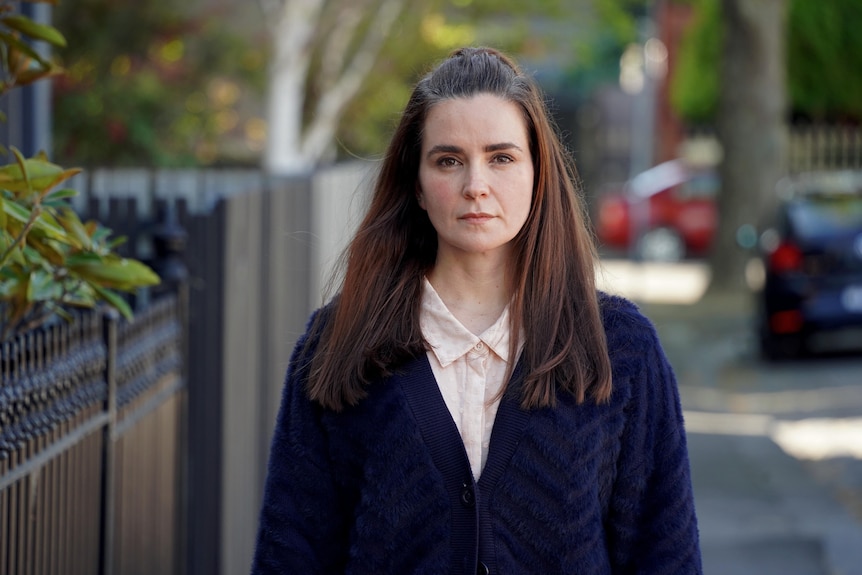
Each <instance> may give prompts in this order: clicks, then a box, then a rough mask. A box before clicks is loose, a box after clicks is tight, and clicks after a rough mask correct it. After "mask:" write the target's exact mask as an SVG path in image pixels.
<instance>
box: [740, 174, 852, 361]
mask: <svg viewBox="0 0 862 575" xmlns="http://www.w3.org/2000/svg"><path fill="white" fill-rule="evenodd" d="M780 191H781V201H780V204H779V207H778V209H777V210H776V213H775V214H774V220H773V221H772V222H771V225H769V227H768V228H767V229H766V230H765V231H764V232H763V233H762V234H761V236H760V256H761V258H762V263H763V268H764V272H765V276H764V282H763V288H762V290H761V291H760V292H758V293H757V306H756V309H757V311H758V321H757V325H758V331H759V335H760V346H761V351H762V352H763V355H764V356H765V357H767V358H769V359H777V358H782V357H792V356H798V355H802V354H805V353H806V352H808V351H810V350H811V344H812V343H813V341H814V338H819V339H820V340H821V341H822V340H823V339H824V338H822V337H821V336H823V335H829V334H831V335H832V336H835V335H836V334H838V335H843V336H844V337H843V338H842V339H843V341H844V342H850V343H851V344H852V342H853V341H855V342H856V344H858V345H860V347H862V171H860V172H849V171H845V172H833V173H820V174H813V173H812V174H804V175H800V176H797V177H795V178H792V179H788V180H786V181H785V182H784V183H783V185H782V186H781V188H780ZM833 339H835V338H834V337H833Z"/></svg>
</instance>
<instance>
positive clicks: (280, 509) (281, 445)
mask: <svg viewBox="0 0 862 575" xmlns="http://www.w3.org/2000/svg"><path fill="white" fill-rule="evenodd" d="M313 323H314V318H312V320H311V321H310V322H309V325H313ZM308 337H309V336H308V333H306V335H305V336H303V337H302V338H301V339H300V341H299V342H297V344H296V347H295V349H294V351H293V354H292V357H291V359H290V363H289V365H288V369H287V375H286V378H285V384H284V390H283V393H282V400H281V406H280V409H279V413H278V417H277V420H276V427H275V431H274V434H273V439H272V444H271V448H270V455H269V466H268V469H267V478H266V485H265V488H264V495H263V505H262V509H261V512H260V520H259V525H258V533H257V542H256V547H255V554H254V560H253V564H252V571H251V572H252V575H270V574H272V575H276V574H284V573H303V574H310V575H312V574H324V573H337V572H339V571H342V570H343V564H344V557H343V554H344V552H345V551H344V550H345V548H346V545H344V544H343V541H344V537H345V535H344V527H343V525H344V519H343V516H342V515H343V514H342V513H340V510H339V508H338V503H337V500H338V498H337V492H336V489H335V484H334V481H333V476H332V471H331V468H330V463H329V457H328V455H327V441H326V435H325V433H324V431H323V429H322V426H321V423H320V412H321V410H322V408H321V407H320V406H318V405H317V404H314V403H313V402H311V400H309V399H308V397H307V396H306V393H305V381H306V374H307V369H308V364H309V361H310V357H311V356H312V354H313V351H310V350H311V349H313V347H314V346H313V345H312V346H308V345H306V344H307V342H308Z"/></svg>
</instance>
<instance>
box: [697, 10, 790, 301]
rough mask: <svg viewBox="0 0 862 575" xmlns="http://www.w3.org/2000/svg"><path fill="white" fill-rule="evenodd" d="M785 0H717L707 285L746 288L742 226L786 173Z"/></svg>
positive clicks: (752, 220) (756, 219) (764, 206)
mask: <svg viewBox="0 0 862 575" xmlns="http://www.w3.org/2000/svg"><path fill="white" fill-rule="evenodd" d="M786 3H787V2H786V0H722V9H723V10H722V12H723V20H724V45H723V61H722V70H721V74H722V76H721V88H720V90H721V92H720V95H719V98H720V100H719V109H718V118H717V122H716V128H717V132H718V138H719V140H720V141H721V144H722V147H723V150H724V159H723V161H722V164H721V166H720V168H719V173H720V176H721V182H722V184H721V188H722V189H721V194H720V196H719V199H718V210H719V226H718V231H717V235H716V238H715V243H714V244H713V249H712V253H711V257H710V266H711V269H712V279H711V281H710V285H709V289H708V293H716V292H719V293H727V292H739V291H743V290H745V289H746V283H745V266H746V264H747V261H748V259H749V257H750V256H751V252H750V251H748V250H747V249H746V248H745V247H742V246H740V243H739V240H738V233H739V230H740V228H741V227H742V226H744V225H751V226H754V227H755V228H757V227H758V225H759V224H760V223H761V220H762V217H763V216H764V215H765V214H766V213H768V210H770V209H771V208H772V207H773V206H774V205H775V201H776V197H775V185H776V183H777V182H778V180H779V179H780V178H781V177H782V176H783V175H784V174H785V173H786V162H787V127H786V115H785V111H786V100H787V96H786V84H785V73H786V72H785V70H786V67H785V39H786V27H785V22H786V14H787V9H786V8H787V7H786Z"/></svg>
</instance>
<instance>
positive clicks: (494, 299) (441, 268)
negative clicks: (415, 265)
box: [428, 262, 511, 335]
mask: <svg viewBox="0 0 862 575" xmlns="http://www.w3.org/2000/svg"><path fill="white" fill-rule="evenodd" d="M428 281H429V282H431V285H433V286H434V289H435V290H436V291H437V293H438V294H439V295H440V299H442V300H443V303H445V304H446V307H447V308H449V311H450V312H452V315H454V316H455V317H456V318H457V319H458V321H460V322H461V323H462V324H463V325H464V327H466V328H467V329H469V330H470V331H471V332H472V333H474V334H476V335H479V334H481V333H483V332H484V331H485V330H487V329H488V328H489V327H491V326H492V325H493V324H494V322H495V321H497V318H499V317H500V314H501V313H503V310H504V309H505V308H506V305H507V304H508V303H509V300H510V299H511V293H510V292H509V284H508V281H507V277H506V269H505V266H504V265H500V264H495V265H471V266H463V265H446V264H445V263H443V264H442V265H441V262H438V263H437V265H435V266H434V269H433V270H431V272H430V273H429V274H428Z"/></svg>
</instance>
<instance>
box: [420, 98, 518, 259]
mask: <svg viewBox="0 0 862 575" xmlns="http://www.w3.org/2000/svg"><path fill="white" fill-rule="evenodd" d="M532 196H533V160H532V157H531V155H530V143H529V136H528V134H527V126H526V122H525V121H524V117H523V114H522V112H521V109H520V108H519V107H518V105H517V104H514V103H512V102H509V101H507V100H504V99H502V98H499V97H497V96H493V95H490V94H479V95H476V96H473V97H470V98H456V99H452V100H446V101H443V102H441V103H439V104H436V105H434V106H433V107H432V108H431V109H430V111H429V113H428V116H427V118H426V120H425V126H424V132H423V136H422V152H421V158H420V161H419V191H418V198H419V205H420V206H421V207H422V209H424V210H425V211H426V212H428V217H429V219H430V220H431V224H432V225H433V226H434V229H435V230H436V231H437V240H438V241H437V261H438V262H440V261H441V260H443V259H445V258H450V257H454V258H464V257H472V256H474V255H476V254H482V255H485V256H487V255H491V256H502V257H505V256H506V255H507V253H508V250H509V246H510V242H511V241H512V239H513V238H514V237H515V236H516V235H517V234H518V232H519V231H520V230H521V227H523V225H524V222H526V221H527V216H528V215H529V213H530V205H531V203H532Z"/></svg>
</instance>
